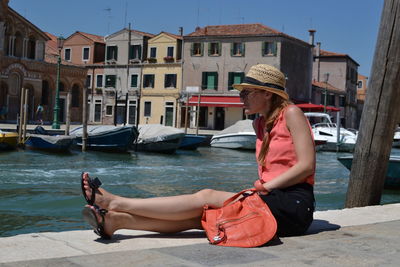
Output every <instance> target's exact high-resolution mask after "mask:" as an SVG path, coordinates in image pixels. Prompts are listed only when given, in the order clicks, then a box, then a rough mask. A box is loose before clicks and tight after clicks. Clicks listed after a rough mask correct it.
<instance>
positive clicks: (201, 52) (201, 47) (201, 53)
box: [200, 43, 204, 56]
mask: <svg viewBox="0 0 400 267" xmlns="http://www.w3.org/2000/svg"><path fill="white" fill-rule="evenodd" d="M200 50H201V51H200V56H203V54H204V53H203V51H204V43H200Z"/></svg>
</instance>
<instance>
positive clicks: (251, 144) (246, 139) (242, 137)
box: [210, 120, 257, 150]
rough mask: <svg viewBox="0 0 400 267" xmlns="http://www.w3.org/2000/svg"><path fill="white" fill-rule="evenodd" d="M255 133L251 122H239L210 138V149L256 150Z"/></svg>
mask: <svg viewBox="0 0 400 267" xmlns="http://www.w3.org/2000/svg"><path fill="white" fill-rule="evenodd" d="M256 138H257V137H256V133H255V132H254V128H253V121H252V120H241V121H238V122H236V123H235V124H233V125H232V126H229V127H228V128H226V129H224V130H222V131H221V132H219V133H218V134H216V135H214V136H213V137H212V138H211V143H210V145H211V146H212V147H222V148H231V149H249V150H255V149H256Z"/></svg>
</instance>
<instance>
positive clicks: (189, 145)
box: [178, 134, 207, 150]
mask: <svg viewBox="0 0 400 267" xmlns="http://www.w3.org/2000/svg"><path fill="white" fill-rule="evenodd" d="M206 138H207V137H206V136H204V135H194V134H185V136H184V137H183V139H182V141H181V143H180V144H179V147H178V148H179V149H185V150H195V149H197V148H198V147H199V146H200V145H201V144H203V143H204V142H205V141H206Z"/></svg>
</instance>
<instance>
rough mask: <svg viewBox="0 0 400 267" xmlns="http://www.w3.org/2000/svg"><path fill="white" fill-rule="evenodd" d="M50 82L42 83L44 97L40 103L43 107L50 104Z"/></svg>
mask: <svg viewBox="0 0 400 267" xmlns="http://www.w3.org/2000/svg"><path fill="white" fill-rule="evenodd" d="M49 93H50V89H49V82H48V81H43V82H42V97H41V100H40V102H41V103H42V105H48V104H49Z"/></svg>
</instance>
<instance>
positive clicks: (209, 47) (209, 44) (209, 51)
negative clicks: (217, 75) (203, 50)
mask: <svg viewBox="0 0 400 267" xmlns="http://www.w3.org/2000/svg"><path fill="white" fill-rule="evenodd" d="M208 55H209V56H210V55H211V43H208Z"/></svg>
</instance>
